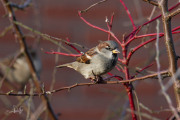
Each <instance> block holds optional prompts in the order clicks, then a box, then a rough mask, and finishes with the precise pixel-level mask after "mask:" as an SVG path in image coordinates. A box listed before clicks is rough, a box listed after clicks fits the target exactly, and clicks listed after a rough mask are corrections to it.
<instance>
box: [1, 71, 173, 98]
mask: <svg viewBox="0 0 180 120" xmlns="http://www.w3.org/2000/svg"><path fill="white" fill-rule="evenodd" d="M160 74H161V75H162V76H166V77H168V76H170V74H169V72H168V71H162V72H160ZM114 77H117V76H114ZM156 77H157V73H154V74H150V75H146V76H143V77H138V78H134V79H130V80H122V81H104V82H103V83H99V84H121V83H130V82H135V81H139V80H145V79H150V78H152V79H153V78H156ZM99 84H96V83H76V84H74V85H71V86H68V87H61V88H59V89H55V90H52V91H45V92H41V93H33V94H28V93H26V94H23V93H22V94H16V93H13V91H12V92H7V93H0V95H9V96H41V95H45V94H47V95H48V94H53V93H56V92H59V91H62V90H71V89H72V88H75V87H79V86H92V85H99Z"/></svg>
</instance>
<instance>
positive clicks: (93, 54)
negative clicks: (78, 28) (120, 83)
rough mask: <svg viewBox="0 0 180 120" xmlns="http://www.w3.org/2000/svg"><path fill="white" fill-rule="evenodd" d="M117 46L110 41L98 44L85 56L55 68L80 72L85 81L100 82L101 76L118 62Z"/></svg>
mask: <svg viewBox="0 0 180 120" xmlns="http://www.w3.org/2000/svg"><path fill="white" fill-rule="evenodd" d="M117 53H120V52H119V50H118V44H117V43H116V42H114V41H112V40H109V41H104V42H101V43H99V45H97V46H96V47H94V48H91V49H90V50H89V51H87V52H86V53H85V54H83V55H81V56H80V57H78V58H77V59H76V61H75V62H72V63H67V64H63V65H59V66H57V67H58V68H62V67H69V68H73V69H74V70H76V71H78V72H80V73H81V74H82V75H83V76H84V77H85V78H86V79H88V78H90V79H92V80H94V81H95V82H100V81H101V80H102V78H101V75H103V74H105V73H107V72H109V71H111V70H112V69H113V68H114V67H115V65H116V63H117V60H118V57H117Z"/></svg>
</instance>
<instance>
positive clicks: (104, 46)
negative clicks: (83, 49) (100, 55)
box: [98, 42, 110, 51]
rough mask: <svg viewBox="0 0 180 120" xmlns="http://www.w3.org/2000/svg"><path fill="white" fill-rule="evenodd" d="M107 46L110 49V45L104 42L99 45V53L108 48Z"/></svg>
mask: <svg viewBox="0 0 180 120" xmlns="http://www.w3.org/2000/svg"><path fill="white" fill-rule="evenodd" d="M106 46H108V47H110V46H109V44H108V43H106V42H102V43H100V44H99V45H98V49H99V51H101V49H102V48H106Z"/></svg>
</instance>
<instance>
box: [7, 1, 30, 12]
mask: <svg viewBox="0 0 180 120" xmlns="http://www.w3.org/2000/svg"><path fill="white" fill-rule="evenodd" d="M31 2H32V0H26V1H25V2H24V4H22V5H18V4H16V3H12V2H10V5H11V7H14V8H17V9H21V10H23V9H24V8H26V7H28V6H29V5H30V3H31Z"/></svg>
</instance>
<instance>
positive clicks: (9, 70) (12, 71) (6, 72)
mask: <svg viewBox="0 0 180 120" xmlns="http://www.w3.org/2000/svg"><path fill="white" fill-rule="evenodd" d="M29 52H30V55H31V57H32V60H33V64H34V66H35V69H36V71H37V73H38V74H40V71H41V67H42V65H41V60H40V58H39V56H38V55H37V51H36V50H34V49H32V48H31V49H29ZM0 72H1V77H0V78H2V77H3V76H4V77H5V78H6V80H7V81H9V82H10V83H17V84H19V85H21V87H24V85H25V84H26V83H27V81H28V80H29V79H30V78H31V72H30V68H29V66H28V63H27V61H26V58H25V55H24V54H23V53H16V54H14V55H12V56H9V57H7V58H4V59H1V60H0ZM0 80H1V79H0Z"/></svg>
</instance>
